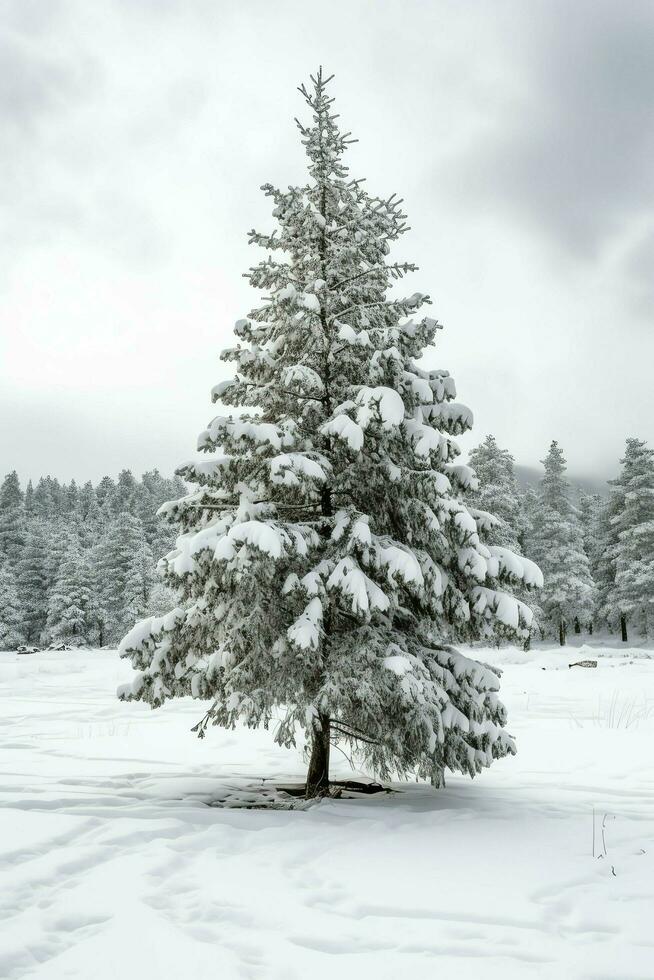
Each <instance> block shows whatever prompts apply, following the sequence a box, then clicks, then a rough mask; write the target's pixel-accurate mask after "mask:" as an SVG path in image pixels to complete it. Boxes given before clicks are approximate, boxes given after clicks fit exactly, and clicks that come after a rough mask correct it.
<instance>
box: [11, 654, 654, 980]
mask: <svg viewBox="0 0 654 980" xmlns="http://www.w3.org/2000/svg"><path fill="white" fill-rule="evenodd" d="M628 654H629V655H628V656H625V651H624V650H611V649H609V648H600V649H598V648H593V649H590V648H582V649H576V650H575V649H567V650H565V651H563V652H560V651H559V650H558V649H539V650H536V651H534V652H533V653H532V654H530V655H525V654H523V653H522V652H521V651H518V650H515V649H513V648H508V649H502V650H499V651H495V650H483V651H482V650H479V649H476V650H475V651H474V652H473V655H474V656H475V657H479V659H482V660H483V659H486V660H488V661H494V662H497V663H499V664H501V665H502V667H503V669H504V671H505V673H504V677H503V683H502V697H503V699H504V701H505V702H506V704H507V706H508V709H509V726H508V730H509V731H510V732H511V734H513V735H514V736H515V737H516V739H517V742H518V756H517V757H515V758H510V757H509V758H507V759H502V760H500V761H498V762H496V763H495V764H494V765H493V766H492V768H491V769H490V770H489V771H487V772H484V773H483V774H482V775H481V776H480V777H479V778H478V779H475V780H474V782H471V781H470V780H469V779H466V778H463V777H454V776H449V778H448V780H447V783H448V785H447V788H446V789H445V790H443V791H439V792H434V791H433V790H431V788H430V787H427V786H425V785H424V784H416V783H409V784H397V785H396V787H395V788H396V789H397V792H396V793H394V794H392V795H390V796H386V795H384V796H375V797H368V798H365V799H356V800H334V801H326V802H321V803H318V804H315V805H313V806H311V807H310V808H308V809H297V810H256V809H254V810H248V809H222V808H218V807H215V806H214V807H211V806H208V805H207V804H208V803H211V802H212V801H215V800H217V799H219V798H225V797H226V796H229V795H230V794H231V796H232V797H233V798H238V797H239V796H240V797H242V796H243V795H247V794H248V793H252V787H253V786H254V792H255V793H256V791H257V784H261V779H262V777H265V778H266V779H269V780H270V781H271V782H274V781H278V782H282V783H283V782H289V781H291V782H293V781H298V780H299V779H301V777H302V774H303V771H304V766H303V762H302V758H301V754H300V752H289V751H286V750H283V749H279V748H278V747H276V746H275V745H274V743H273V741H272V737H271V733H267V732H263V731H256V732H250V731H247V730H245V731H244V730H237V731H234V732H225V731H222V730H219V729H210V730H209V732H208V735H207V738H206V739H204V740H203V741H201V740H198V739H196V738H195V736H193V735H192V734H191V733H190V732H189V729H190V727H191V726H192V725H193V724H194V723H195V722H196V721H197V720H198V718H199V717H200V715H201V714H202V706H201V705H199V704H198V703H193V702H191V701H190V700H184V701H180V702H175V703H170V704H167V705H165V706H164V707H163V708H162V709H159V710H157V711H151V710H150V709H149V707H148V706H147V705H144V704H140V703H130V704H126V703H121V702H119V701H117V700H116V698H115V693H114V692H115V688H116V686H117V684H119V683H123V682H125V681H128V680H129V679H130V676H131V670H130V668H129V666H128V665H127V664H126V663H124V662H121V661H120V660H119V659H118V657H117V655H116V654H115V653H114V652H108V651H100V652H71V653H40V654H35V655H33V656H24V657H21V656H17V655H15V654H8V653H7V654H0V697H1V699H2V708H1V710H0V726H2V745H3V751H2V756H1V759H2V763H1V769H2V772H1V775H0V779H1V785H0V869H1V870H0V880H1V881H2V889H1V891H0V903H1V906H2V908H1V914H0V977H2V978H3V980H17V978H23V977H26V978H27V977H38V978H43V980H63V978H67V980H70V978H79V980H82V978H83V980H89V978H94V980H96V978H97V980H109V978H111V980H114V978H116V977H120V978H121V980H148V978H150V977H152V978H155V977H156V978H157V980H178V978H181V977H192V976H205V975H206V976H209V975H211V976H218V977H220V980H232V978H234V980H237V978H238V980H241V978H244V980H263V978H265V980H268V978H271V980H273V978H274V980H282V978H283V980H304V978H306V977H312V978H317V980H323V978H325V980H326V978H330V980H332V978H333V977H334V976H335V975H336V976H338V977H339V978H341V980H343V978H367V977H374V978H375V980H377V978H382V980H396V978H398V977H402V976H405V975H406V976H407V977H411V978H412V980H416V978H417V980H422V978H424V980H427V978H433V977H436V976H439V977H442V978H446V980H468V978H473V977H474V978H478V977H480V976H484V977H485V978H491V980H492V978H500V977H503V978H509V980H512V978H516V980H522V978H531V977H538V978H550V977H551V978H555V977H556V978H557V980H558V978H566V980H577V978H579V980H582V978H583V980H651V977H652V976H654V938H653V936H652V929H651V921H652V909H653V908H654V859H653V855H654V767H653V765H652V758H651V745H652V734H653V731H654V659H648V654H647V652H646V651H638V650H632V651H628ZM650 655H651V654H650ZM587 657H597V658H598V659H599V665H598V668H597V669H584V668H574V669H572V670H571V669H569V668H568V663H570V662H571V661H573V660H579V659H584V658H587ZM543 668H545V669H543ZM334 763H335V766H334V768H335V772H334V775H338V776H340V777H345V778H347V777H348V776H351V770H350V769H349V767H348V765H347V763H346V762H345V760H344V759H343V757H342V756H341V755H340V754H339V753H338V752H335V753H334ZM253 798H254V797H253ZM593 826H594V831H593ZM593 838H594V847H595V856H593Z"/></svg>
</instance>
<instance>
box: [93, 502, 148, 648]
mask: <svg viewBox="0 0 654 980" xmlns="http://www.w3.org/2000/svg"><path fill="white" fill-rule="evenodd" d="M98 558H99V566H100V567H99V575H98V579H99V583H100V590H99V591H100V595H99V601H98V605H99V606H100V607H101V608H102V609H103V610H104V613H105V616H106V619H105V625H104V627H103V629H102V633H103V636H102V639H103V640H104V641H109V642H111V641H117V640H119V639H120V637H121V636H123V634H124V633H125V631H126V630H128V629H129V628H130V626H132V625H133V624H134V623H135V622H136V620H137V619H139V617H141V616H143V615H144V613H145V611H146V609H147V606H148V600H149V596H150V589H151V588H152V584H153V582H154V578H155V571H154V562H153V559H152V552H151V551H150V548H149V546H148V543H147V541H146V540H145V534H144V532H143V525H142V524H141V522H140V520H139V519H138V517H135V516H134V515H133V514H129V513H128V512H127V511H123V512H122V513H120V514H118V516H117V517H116V518H115V520H114V521H112V522H111V524H110V525H109V527H108V528H107V531H106V534H105V537H104V540H103V542H102V547H101V548H100V553H99V555H98Z"/></svg>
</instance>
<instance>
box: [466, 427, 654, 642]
mask: <svg viewBox="0 0 654 980" xmlns="http://www.w3.org/2000/svg"><path fill="white" fill-rule="evenodd" d="M470 462H471V464H472V466H473V467H474V469H475V471H476V473H477V476H478V478H479V483H480V486H479V489H478V490H477V491H475V496H476V498H477V501H478V502H479V504H480V506H481V507H482V508H483V509H484V510H488V511H490V513H492V514H494V515H495V516H496V517H497V518H498V522H497V524H496V525H495V527H494V528H493V529H492V530H491V531H490V532H489V543H490V544H496V545H503V546H505V547H508V548H511V549H512V550H514V551H517V552H518V553H523V554H525V555H526V556H527V557H529V558H531V559H532V560H533V561H535V562H536V563H537V564H538V565H539V566H540V569H541V571H542V572H543V578H544V586H543V588H542V589H541V590H539V592H538V593H536V594H535V595H530V596H529V598H528V599H527V602H528V603H529V605H530V606H531V608H532V610H533V611H534V614H535V620H534V626H533V633H532V635H535V636H536V637H537V638H540V639H548V638H557V639H558V640H559V642H560V643H561V644H563V643H565V641H566V637H567V635H568V633H569V631H570V630H574V632H575V633H592V632H593V631H594V630H596V629H598V628H600V629H603V630H606V631H608V632H609V633H617V634H619V635H620V637H621V639H622V640H624V641H625V642H626V641H627V640H628V639H629V637H630V633H631V632H632V631H633V632H634V633H635V634H636V636H640V637H644V636H648V635H649V636H651V634H652V630H653V629H654V450H652V449H649V448H648V447H647V445H646V443H645V442H644V441H642V440H640V439H627V442H626V447H625V453H624V456H623V458H622V459H621V460H620V467H619V471H618V473H617V475H616V476H615V478H614V479H612V480H609V481H608V485H607V491H608V493H607V495H606V496H602V495H600V494H588V493H583V492H580V493H578V494H577V493H576V492H574V491H573V488H572V486H571V485H570V483H569V481H568V480H567V479H566V477H565V472H566V459H565V456H564V454H563V450H562V449H561V447H560V446H559V444H558V442H556V441H554V442H552V444H551V446H550V448H549V451H548V453H547V455H546V457H545V459H544V460H543V466H544V474H543V478H542V479H541V481H540V482H539V483H538V484H537V486H535V487H528V488H527V489H526V490H523V489H522V488H520V487H519V485H518V482H517V480H516V477H515V473H514V461H513V458H512V456H511V455H510V453H508V452H507V451H506V450H505V449H501V448H500V447H499V446H498V444H497V442H496V440H495V439H494V437H493V436H488V437H487V438H486V440H485V441H484V442H483V443H482V444H481V445H480V446H478V447H477V448H476V449H474V450H473V451H472V452H471V454H470Z"/></svg>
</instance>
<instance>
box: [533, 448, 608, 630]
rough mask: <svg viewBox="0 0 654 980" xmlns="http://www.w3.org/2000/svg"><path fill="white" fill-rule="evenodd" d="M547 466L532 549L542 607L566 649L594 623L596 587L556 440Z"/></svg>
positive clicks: (561, 454) (548, 455) (534, 523)
mask: <svg viewBox="0 0 654 980" xmlns="http://www.w3.org/2000/svg"><path fill="white" fill-rule="evenodd" d="M543 465H544V467H545V476H544V477H543V479H542V481H541V484H540V487H539V491H538V501H537V506H536V507H535V508H534V509H533V510H532V512H531V517H532V523H531V526H530V528H529V531H528V534H527V548H528V551H529V554H530V555H532V556H533V558H534V560H535V561H537V562H538V564H539V566H540V568H541V570H542V572H543V577H544V580H545V585H544V587H543V590H542V592H541V594H540V606H541V608H542V610H543V613H544V616H545V619H546V621H547V623H548V624H549V627H550V628H551V629H552V630H553V631H556V633H558V637H559V642H560V644H561V645H562V646H563V645H564V644H565V642H566V636H567V632H568V629H569V628H570V627H573V628H575V629H580V628H581V624H582V623H583V624H586V623H588V622H589V621H590V619H592V616H593V610H594V605H595V587H594V583H593V579H592V576H591V572H590V566H589V561H588V557H587V555H586V552H585V551H584V543H583V535H582V530H581V526H580V523H579V518H578V514H577V511H576V509H575V507H574V506H573V504H572V501H571V499H570V493H571V491H570V484H569V483H568V482H567V480H566V479H565V477H564V473H565V470H566V461H565V458H564V455H563V451H562V449H561V447H560V446H559V444H558V443H557V442H556V441H554V442H552V444H551V446H550V449H549V452H548V454H547V456H546V458H545V459H544V460H543Z"/></svg>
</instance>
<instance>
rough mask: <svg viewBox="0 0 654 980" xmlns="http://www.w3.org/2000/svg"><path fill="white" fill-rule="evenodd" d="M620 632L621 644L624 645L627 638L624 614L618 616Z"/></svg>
mask: <svg viewBox="0 0 654 980" xmlns="http://www.w3.org/2000/svg"><path fill="white" fill-rule="evenodd" d="M620 632H621V633H622V642H623V643H626V642H627V640H628V639H629V637H628V636H627V617H626V616H625V614H624V613H622V615H621V616H620Z"/></svg>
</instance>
